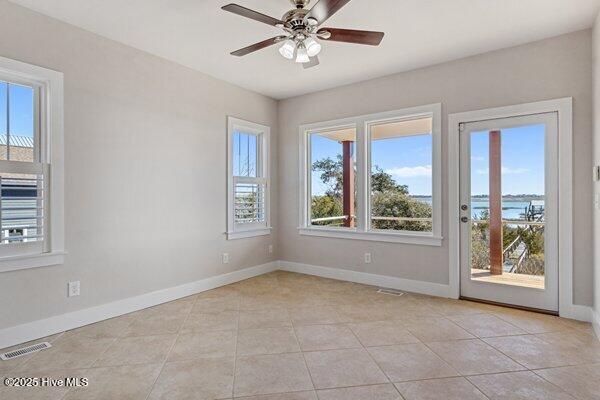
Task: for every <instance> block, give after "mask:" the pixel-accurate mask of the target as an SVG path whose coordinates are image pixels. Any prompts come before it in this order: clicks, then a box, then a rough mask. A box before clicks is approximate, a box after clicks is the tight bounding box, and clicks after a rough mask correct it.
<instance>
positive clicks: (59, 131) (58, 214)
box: [0, 57, 66, 272]
mask: <svg viewBox="0 0 600 400" xmlns="http://www.w3.org/2000/svg"><path fill="white" fill-rule="evenodd" d="M0 79H2V80H5V81H8V82H14V83H22V84H26V85H28V86H32V87H34V88H35V90H36V92H37V94H38V98H39V101H38V102H37V103H38V104H36V106H37V110H36V113H35V117H36V125H38V126H36V128H37V130H38V132H36V135H35V136H37V139H36V140H37V143H38V144H39V149H38V151H39V162H40V163H43V164H45V165H46V166H45V168H46V169H47V171H46V172H47V173H46V174H45V175H46V176H45V177H44V178H45V179H47V180H48V182H49V183H48V188H49V193H46V198H45V199H44V201H45V211H46V212H47V213H48V214H47V216H46V218H45V221H44V229H45V232H44V235H45V236H44V248H43V249H40V248H36V247H35V246H18V244H16V245H17V246H13V247H14V248H15V251H14V253H12V252H11V253H10V254H3V255H2V256H0V272H7V271H15V270H20V269H26V268H35V267H44V266H49V265H57V264H63V263H64V256H65V254H66V253H65V238H64V232H65V231H64V133H63V129H64V125H63V90H64V89H63V74H62V73H61V72H57V71H52V70H50V69H46V68H42V67H38V66H35V65H31V64H27V63H23V62H20V61H16V60H12V59H9V58H4V57H0ZM9 163H11V162H9ZM15 163H19V162H15ZM19 164H21V163H19ZM14 165H15V168H16V169H15V171H17V170H20V169H21V167H20V166H18V165H17V164H14ZM31 165H33V164H31ZM11 168H12V164H11ZM23 245H29V243H23Z"/></svg>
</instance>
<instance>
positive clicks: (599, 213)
mask: <svg viewBox="0 0 600 400" xmlns="http://www.w3.org/2000/svg"><path fill="white" fill-rule="evenodd" d="M593 90H594V118H593V119H594V122H593V124H594V154H593V165H600V15H599V16H598V18H597V19H596V23H595V24H594V30H593ZM592 185H593V192H594V195H595V196H597V200H598V201H599V202H600V182H595V183H593V184H592ZM593 208H594V235H593V237H594V239H593V240H594V242H593V243H592V248H593V249H594V313H595V319H596V320H595V323H596V324H597V325H596V327H597V332H598V334H599V335H600V325H598V324H600V204H598V205H597V206H594V207H593Z"/></svg>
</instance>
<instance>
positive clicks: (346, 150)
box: [342, 140, 354, 228]
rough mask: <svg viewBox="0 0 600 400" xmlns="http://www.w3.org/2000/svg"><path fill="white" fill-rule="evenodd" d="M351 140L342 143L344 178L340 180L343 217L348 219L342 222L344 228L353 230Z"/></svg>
mask: <svg viewBox="0 0 600 400" xmlns="http://www.w3.org/2000/svg"><path fill="white" fill-rule="evenodd" d="M353 143H354V142H353V141H351V140H344V141H343V142H342V148H343V153H342V165H343V171H344V174H343V175H344V176H343V179H342V182H343V186H344V187H343V190H342V192H343V193H342V202H343V204H344V215H347V216H348V218H346V219H345V220H344V226H346V227H348V228H354V218H353V217H352V216H353V215H354V161H353V160H352V144H353Z"/></svg>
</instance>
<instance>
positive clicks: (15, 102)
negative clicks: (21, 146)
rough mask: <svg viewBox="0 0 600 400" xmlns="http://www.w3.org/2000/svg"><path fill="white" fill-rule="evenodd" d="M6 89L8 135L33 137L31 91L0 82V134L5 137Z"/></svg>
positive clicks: (27, 88) (23, 87)
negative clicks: (8, 101) (8, 102)
mask: <svg viewBox="0 0 600 400" xmlns="http://www.w3.org/2000/svg"><path fill="white" fill-rule="evenodd" d="M7 88H9V89H8V94H9V100H10V113H9V114H10V117H9V118H10V120H9V121H10V133H11V134H12V135H16V136H29V137H33V89H31V88H29V87H25V86H18V85H13V84H11V85H7V84H6V83H5V82H0V134H1V135H6V126H7V124H6V118H7V115H6V101H7V96H6V94H7Z"/></svg>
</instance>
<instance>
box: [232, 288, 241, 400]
mask: <svg viewBox="0 0 600 400" xmlns="http://www.w3.org/2000/svg"><path fill="white" fill-rule="evenodd" d="M238 301H239V303H238V313H237V318H236V323H235V346H234V348H233V376H232V379H231V397H232V398H233V397H235V376H236V374H237V359H238V354H237V349H238V341H239V340H240V310H239V306H240V305H241V299H238Z"/></svg>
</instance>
